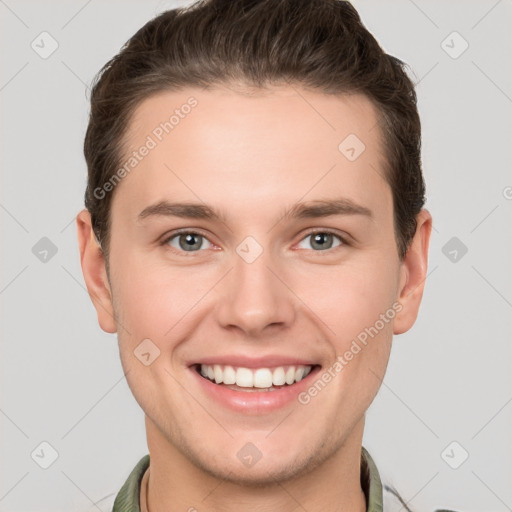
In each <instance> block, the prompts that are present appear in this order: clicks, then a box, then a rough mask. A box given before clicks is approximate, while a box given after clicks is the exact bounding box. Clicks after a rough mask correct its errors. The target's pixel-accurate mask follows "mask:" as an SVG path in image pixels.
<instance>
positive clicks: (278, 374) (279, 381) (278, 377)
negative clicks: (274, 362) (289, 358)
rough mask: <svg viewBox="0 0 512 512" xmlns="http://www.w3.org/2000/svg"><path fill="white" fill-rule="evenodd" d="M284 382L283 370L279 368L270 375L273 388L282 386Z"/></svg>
mask: <svg viewBox="0 0 512 512" xmlns="http://www.w3.org/2000/svg"><path fill="white" fill-rule="evenodd" d="M285 382H286V379H285V375H284V368H283V367H282V366H280V367H279V368H276V369H275V370H274V373H273V374H272V383H273V384H274V385H275V386H282V385H283V384H284V383H285Z"/></svg>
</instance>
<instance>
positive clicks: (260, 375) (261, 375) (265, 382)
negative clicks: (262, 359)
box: [254, 368, 272, 388]
mask: <svg viewBox="0 0 512 512" xmlns="http://www.w3.org/2000/svg"><path fill="white" fill-rule="evenodd" d="M254 387H255V388H270V387H272V372H271V371H270V370H269V369H268V368H260V369H259V370H256V371H255V372H254Z"/></svg>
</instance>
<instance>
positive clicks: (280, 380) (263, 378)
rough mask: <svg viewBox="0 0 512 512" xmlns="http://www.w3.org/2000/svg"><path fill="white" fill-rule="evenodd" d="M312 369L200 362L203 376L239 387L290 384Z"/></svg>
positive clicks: (217, 382)
mask: <svg viewBox="0 0 512 512" xmlns="http://www.w3.org/2000/svg"><path fill="white" fill-rule="evenodd" d="M311 370H312V366H303V365H297V366H278V367H277V368H274V369H273V370H271V369H270V368H258V369H256V370H252V369H250V368H243V367H240V368H234V367H233V366H223V365H219V364H215V365H207V364H202V365H201V369H200V373H201V375H202V376H203V377H206V378H208V379H209V380H211V381H214V382H215V383H216V384H226V385H231V384H236V385H237V386H239V387H241V388H263V389H268V388H272V386H283V385H285V384H288V385H291V384H294V383H295V382H300V381H301V380H302V379H304V378H306V377H307V376H308V375H309V373H310V372H311Z"/></svg>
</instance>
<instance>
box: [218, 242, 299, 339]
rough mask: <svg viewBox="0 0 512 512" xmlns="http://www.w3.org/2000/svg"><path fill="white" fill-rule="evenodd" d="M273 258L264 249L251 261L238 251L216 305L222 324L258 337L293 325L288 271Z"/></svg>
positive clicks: (292, 296)
mask: <svg viewBox="0 0 512 512" xmlns="http://www.w3.org/2000/svg"><path fill="white" fill-rule="evenodd" d="M271 259H272V258H271V257H270V255H268V254H267V253H266V252H265V251H263V253H262V254H261V255H260V256H259V257H258V258H257V259H256V260H255V261H253V262H252V263H249V262H247V261H245V260H244V259H243V258H242V257H239V256H238V255H235V257H234V266H233V269H232V270H231V272H229V274H228V276H226V279H224V280H223V283H222V290H220V291H219V292H220V296H219V298H218V303H217V308H216V314H217V321H218V322H219V324H220V325H221V326H222V327H223V328H227V329H231V330H234V329H239V330H240V331H242V332H243V333H244V334H245V335H246V336H248V337H254V338H257V337H261V336H262V335H266V334H268V333H269V331H271V330H274V329H279V328H281V329H284V328H286V327H289V326H290V325H292V323H293V321H294V319H295V315H296V310H295V304H296V299H295V297H294V295H293V292H292V291H291V290H290V288H289V287H288V286H287V283H286V275H285V273H284V272H283V271H280V270H279V268H280V267H279V266H278V265H276V264H275V262H273V261H271ZM294 299H295V300H294Z"/></svg>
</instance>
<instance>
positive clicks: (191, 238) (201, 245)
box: [162, 231, 211, 252]
mask: <svg viewBox="0 0 512 512" xmlns="http://www.w3.org/2000/svg"><path fill="white" fill-rule="evenodd" d="M207 244H211V242H210V241H209V240H208V239H207V238H206V237H205V236H204V235H202V234H200V233H196V232H195V231H181V232H179V233H175V234H173V235H170V236H168V237H167V238H166V239H165V240H163V241H162V245H170V246H171V247H172V248H173V249H176V250H178V251H179V252H181V251H184V252H198V251H199V250H200V249H206V248H207Z"/></svg>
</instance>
